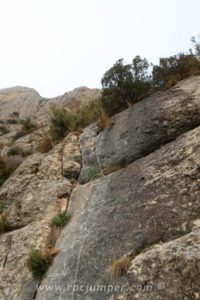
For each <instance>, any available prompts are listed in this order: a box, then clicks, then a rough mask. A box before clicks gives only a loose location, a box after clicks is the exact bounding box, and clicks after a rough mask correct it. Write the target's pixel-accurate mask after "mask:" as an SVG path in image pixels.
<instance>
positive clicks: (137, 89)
mask: <svg viewBox="0 0 200 300" xmlns="http://www.w3.org/2000/svg"><path fill="white" fill-rule="evenodd" d="M149 67H150V64H149V63H148V61H147V60H146V59H142V58H140V56H136V57H135V58H134V59H133V62H132V64H124V61H123V59H119V60H118V61H117V62H116V63H115V64H114V65H113V66H112V67H111V68H110V69H109V70H108V71H107V72H106V73H105V74H104V76H103V78H102V80H101V83H102V88H103V93H102V99H101V101H102V106H103V109H104V111H105V112H106V113H107V114H108V115H109V116H112V115H114V114H116V113H118V112H120V111H122V110H124V109H126V108H127V107H128V106H129V105H130V104H132V103H135V102H137V101H138V100H140V99H142V98H144V97H145V96H146V95H147V94H148V93H149V90H150V88H151V82H150V76H149V73H148V69H149Z"/></svg>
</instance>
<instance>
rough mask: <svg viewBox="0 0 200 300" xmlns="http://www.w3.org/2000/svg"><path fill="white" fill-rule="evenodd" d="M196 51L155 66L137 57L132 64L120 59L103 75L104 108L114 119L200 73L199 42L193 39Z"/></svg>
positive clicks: (175, 56) (171, 58)
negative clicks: (131, 106)
mask: <svg viewBox="0 0 200 300" xmlns="http://www.w3.org/2000/svg"><path fill="white" fill-rule="evenodd" d="M192 42H193V50H190V51H189V52H188V53H186V54H185V53H180V54H177V55H173V56H170V57H167V58H160V62H159V65H154V66H153V65H152V64H151V63H149V62H148V61H147V59H146V58H144V59H142V58H141V57H140V56H136V57H135V58H134V59H133V61H132V63H131V64H124V61H123V59H120V60H118V61H117V62H116V63H115V64H114V65H113V66H112V67H111V68H110V69H109V70H108V71H107V72H106V73H105V74H104V76H103V78H102V80H101V82H102V88H103V93H102V99H101V100H102V106H103V109H104V111H105V112H106V113H107V114H108V115H110V116H112V115H114V114H116V113H118V112H120V111H122V110H124V109H125V108H127V107H128V106H129V105H130V104H133V103H135V102H137V101H139V100H141V99H143V98H144V97H146V96H148V95H150V94H153V93H155V92H156V91H160V90H164V89H168V88H170V87H172V86H174V85H175V84H177V83H178V82H179V81H181V80H183V79H185V78H188V77H190V76H194V75H199V74H200V42H197V41H196V40H195V39H194V38H193V39H192Z"/></svg>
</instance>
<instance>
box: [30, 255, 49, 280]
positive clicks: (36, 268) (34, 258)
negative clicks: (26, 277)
mask: <svg viewBox="0 0 200 300" xmlns="http://www.w3.org/2000/svg"><path fill="white" fill-rule="evenodd" d="M50 263H51V262H50V260H49V258H48V256H47V255H44V254H42V253H41V252H40V251H39V250H32V251H31V252H30V254H29V258H28V260H27V267H28V269H29V271H30V272H31V273H32V274H33V277H34V278H35V279H41V278H42V277H43V276H44V275H45V273H46V272H47V270H48V268H49V266H50Z"/></svg>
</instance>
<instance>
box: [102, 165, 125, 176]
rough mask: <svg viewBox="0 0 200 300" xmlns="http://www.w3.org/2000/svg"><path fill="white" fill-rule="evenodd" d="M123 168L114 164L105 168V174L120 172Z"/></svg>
mask: <svg viewBox="0 0 200 300" xmlns="http://www.w3.org/2000/svg"><path fill="white" fill-rule="evenodd" d="M121 168H123V166H121V165H119V164H112V165H109V166H106V167H104V168H103V174H104V175H108V174H110V173H113V172H116V171H118V170H120V169H121Z"/></svg>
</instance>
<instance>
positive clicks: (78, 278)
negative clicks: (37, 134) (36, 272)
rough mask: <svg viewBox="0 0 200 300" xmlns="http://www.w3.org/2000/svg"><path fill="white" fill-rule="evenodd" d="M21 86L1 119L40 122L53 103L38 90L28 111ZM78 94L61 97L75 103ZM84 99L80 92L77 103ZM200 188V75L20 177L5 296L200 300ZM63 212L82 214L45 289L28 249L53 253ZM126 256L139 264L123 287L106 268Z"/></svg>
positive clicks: (0, 194)
mask: <svg viewBox="0 0 200 300" xmlns="http://www.w3.org/2000/svg"><path fill="white" fill-rule="evenodd" d="M14 90H15V92H13V89H10V90H7V89H6V90H3V91H2V93H1V92H0V108H2V109H1V119H2V120H3V121H4V122H5V121H6V120H8V118H10V117H11V118H14V117H15V116H17V114H16V113H15V112H18V113H19V114H20V116H21V118H22V116H23V118H24V117H25V116H27V115H28V116H29V117H31V118H33V119H34V120H35V122H36V123H37V122H40V121H41V119H42V118H44V116H45V113H44V111H46V110H47V107H46V105H47V103H45V100H44V99H42V98H41V97H40V96H39V95H38V93H37V92H35V91H33V90H31V95H32V98H31V99H32V100H31V103H32V102H33V109H32V110H30V112H29V110H28V107H27V106H26V105H27V102H26V101H27V100H25V98H26V96H25V95H28V96H27V97H30V90H29V89H26V88H25V90H24V91H25V95H24V96H22V94H21V92H19V91H18V88H17V89H16V88H15V89H14ZM17 91H18V92H17ZM20 91H21V90H20ZM15 93H16V94H15ZM76 93H77V91H75V92H74V94H73V96H72V100H71V101H69V103H70V104H69V108H70V109H74V110H76V108H75V107H74V103H75V102H74V101H75V100H74V97H75V98H76V95H77V94H76ZM96 94H97V90H94V91H90V92H89V95H90V99H92V98H94V96H96ZM68 96H69V95H67V94H66V95H64V96H63V97H58V98H55V99H53V100H52V101H54V102H58V103H59V104H60V105H67V104H66V103H67V101H68V100H66V99H68ZM9 97H11V98H10V100H8V99H9ZM81 99H85V96H83V94H82V89H81V91H80V94H79V95H78V97H77V103H78V104H77V105H80V103H81ZM13 101H14V102H13ZM15 101H16V106H14V108H11V106H12V105H11V104H9V103H10V102H13V103H15ZM46 101H49V100H46ZM83 101H84V102H85V101H86V100H83ZM87 101H90V100H87ZM3 107H4V108H5V110H4V109H3ZM19 107H23V109H22V108H20V111H19V110H18V111H17V108H19ZM26 107H27V108H26ZM13 113H15V114H14V115H13ZM11 114H12V116H11ZM10 125H12V126H18V124H10ZM7 134H8V133H7ZM2 138H4V139H7V140H9V136H8V137H6V134H4V135H2ZM10 140H11V141H12V139H11V138H10ZM91 170H92V171H93V172H94V170H95V174H96V175H97V176H95V178H93V179H94V180H92V181H91V174H90V173H91ZM199 190H200V77H193V78H190V79H188V80H184V81H182V82H180V83H179V84H178V85H177V86H175V87H173V88H171V89H170V90H168V91H166V92H163V93H159V94H157V95H154V96H152V97H149V98H147V99H145V100H143V101H141V102H139V103H137V104H135V105H134V106H132V107H130V108H128V109H127V110H125V111H123V112H121V113H119V114H117V115H115V116H114V117H113V120H112V124H111V125H110V126H109V128H106V129H105V130H103V131H101V132H100V133H97V130H96V124H91V125H89V126H88V127H87V128H85V129H84V131H83V133H82V134H81V135H80V137H79V136H77V134H75V133H70V134H69V135H68V136H67V137H66V138H65V139H64V140H63V141H62V142H61V143H59V144H57V145H56V146H55V147H54V148H53V149H52V150H51V151H50V152H48V153H46V154H41V153H37V151H36V152H35V153H34V154H33V155H31V156H29V157H28V158H26V159H25V160H24V161H23V163H22V164H21V165H20V166H19V167H18V168H17V169H16V171H15V172H14V173H13V175H12V176H11V177H10V178H9V179H8V180H7V181H6V182H5V183H4V184H3V186H2V187H1V188H0V199H1V201H2V202H3V203H4V205H5V210H6V213H7V218H8V221H9V224H10V225H11V228H12V230H10V231H9V232H7V233H3V234H1V235H0V270H1V272H0V277H1V280H0V299H2V300H4V299H5V300H33V299H36V300H43V299H45V300H64V299H65V300H78V299H83V300H84V299H85V300H86V299H87V300H103V299H108V300H117V299H118V300H120V299H121V300H132V299H144V300H146V299H150V300H151V299H152V300H154V299H178V300H179V299H180V300H181V299H185V300H186V299H188V300H189V299H200V289H199V279H200V270H199V263H200V256H199V253H200V252H199V248H200V240H199V235H200V217H199V212H200V202H199V196H198V195H199ZM60 210H62V211H65V210H67V211H68V212H69V213H70V215H71V216H72V217H71V219H70V221H69V223H68V224H67V225H66V226H65V227H64V228H63V230H62V231H61V233H60V235H59V237H58V239H57V242H56V248H57V249H59V253H58V255H57V256H56V257H55V259H54V261H53V263H52V265H51V266H50V268H49V270H48V272H47V273H46V275H45V277H44V278H43V280H42V281H36V280H34V279H33V277H32V275H31V273H30V272H29V271H28V269H27V266H26V261H27V258H28V255H29V252H30V250H31V249H32V248H38V249H43V248H45V243H46V240H47V238H48V235H49V232H50V231H51V225H50V224H51V220H52V217H53V216H54V215H55V214H56V212H58V211H60ZM121 257H126V258H128V260H129V264H128V266H127V268H126V270H125V271H124V272H123V274H121V275H122V276H121V277H118V278H115V280H114V279H113V278H110V277H109V276H108V269H109V266H112V265H113V262H114V261H116V260H117V259H119V258H121Z"/></svg>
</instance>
